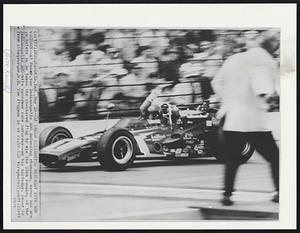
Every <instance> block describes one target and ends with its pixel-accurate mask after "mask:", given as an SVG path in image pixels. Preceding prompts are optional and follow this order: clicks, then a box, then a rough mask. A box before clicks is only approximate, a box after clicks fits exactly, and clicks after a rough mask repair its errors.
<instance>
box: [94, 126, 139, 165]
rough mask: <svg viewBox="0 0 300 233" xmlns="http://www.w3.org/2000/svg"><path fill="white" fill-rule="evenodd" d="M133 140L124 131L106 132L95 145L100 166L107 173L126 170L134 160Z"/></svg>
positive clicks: (112, 129) (120, 129)
mask: <svg viewBox="0 0 300 233" xmlns="http://www.w3.org/2000/svg"><path fill="white" fill-rule="evenodd" d="M135 143H136V142H135V139H134V137H133V135H132V134H131V133H130V132H129V131H128V130H126V129H122V128H118V127H113V128H111V129H109V130H107V131H106V132H105V133H104V134H103V135H102V137H101V139H100V141H99V142H98V145H97V151H98V158H99V162H100V164H101V165H102V166H103V168H104V169H105V170H107V171H122V170H125V169H127V168H128V167H129V166H130V165H131V164H132V163H133V160H134V159H135Z"/></svg>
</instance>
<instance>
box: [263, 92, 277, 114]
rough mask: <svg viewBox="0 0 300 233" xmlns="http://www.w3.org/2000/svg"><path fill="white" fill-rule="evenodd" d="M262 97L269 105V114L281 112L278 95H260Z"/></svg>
mask: <svg viewBox="0 0 300 233" xmlns="http://www.w3.org/2000/svg"><path fill="white" fill-rule="evenodd" d="M260 97H261V98H262V99H263V100H264V101H265V102H266V103H267V104H268V106H269V108H268V110H267V111H268V112H274V111H279V96H278V95H276V94H270V95H266V94H263V95H260Z"/></svg>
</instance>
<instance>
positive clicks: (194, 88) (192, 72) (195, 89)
mask: <svg viewBox="0 0 300 233" xmlns="http://www.w3.org/2000/svg"><path fill="white" fill-rule="evenodd" d="M185 54H186V57H187V59H186V60H185V61H184V62H183V64H182V65H181V66H180V68H179V75H180V82H181V84H180V86H181V87H182V88H184V89H186V93H192V95H191V96H190V97H191V98H190V101H189V103H193V102H195V101H198V99H199V98H198V97H199V96H198V95H197V94H199V93H200V92H201V83H200V81H201V80H200V79H201V77H200V75H201V74H202V73H203V71H204V67H203V65H202V64H201V61H199V60H198V59H197V58H196V57H195V56H194V55H193V50H192V49H191V48H190V47H189V46H187V47H186V51H185ZM182 82H185V83H182ZM188 91H190V92H188Z"/></svg>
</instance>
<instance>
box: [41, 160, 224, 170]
mask: <svg viewBox="0 0 300 233" xmlns="http://www.w3.org/2000/svg"><path fill="white" fill-rule="evenodd" d="M98 164H99V163H98ZM215 164H221V163H220V162H218V161H217V160H214V159H176V160H136V161H135V162H134V163H133V164H132V165H131V166H130V167H129V168H128V170H126V171H123V172H130V171H132V170H134V168H143V167H161V166H189V165H215ZM41 171H42V172H53V173H54V172H57V173H60V172H62V173H66V172H89V171H105V170H103V168H102V166H101V165H100V164H99V165H96V162H93V163H92V162H91V166H89V165H86V163H85V165H82V164H81V163H77V164H76V163H70V164H67V165H66V166H65V167H62V168H46V167H42V168H41ZM114 172H122V171H114Z"/></svg>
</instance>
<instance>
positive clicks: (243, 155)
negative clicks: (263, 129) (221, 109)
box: [207, 130, 255, 164]
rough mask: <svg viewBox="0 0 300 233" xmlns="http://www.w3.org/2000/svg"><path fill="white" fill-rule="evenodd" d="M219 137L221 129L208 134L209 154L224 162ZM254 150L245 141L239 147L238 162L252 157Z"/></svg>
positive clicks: (241, 162) (244, 161)
mask: <svg viewBox="0 0 300 233" xmlns="http://www.w3.org/2000/svg"><path fill="white" fill-rule="evenodd" d="M220 137H222V131H220V130H216V131H213V132H211V133H210V134H208V136H207V139H208V146H209V154H211V155H212V156H214V157H215V158H216V159H217V160H218V162H221V163H224V162H226V158H225V155H224V148H223V146H222V143H221V141H220V140H221V139H220ZM254 150H255V148H254V146H253V145H252V144H251V143H249V142H245V144H244V146H243V147H241V152H240V157H239V163H240V164H243V163H246V162H247V161H248V160H249V159H250V158H251V157H252V155H253V153H254Z"/></svg>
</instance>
